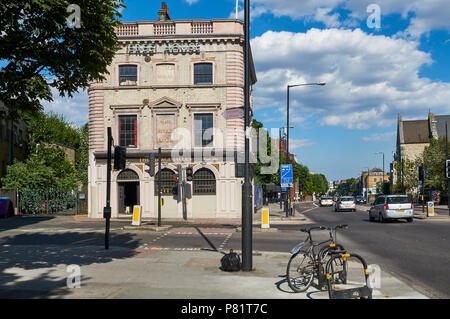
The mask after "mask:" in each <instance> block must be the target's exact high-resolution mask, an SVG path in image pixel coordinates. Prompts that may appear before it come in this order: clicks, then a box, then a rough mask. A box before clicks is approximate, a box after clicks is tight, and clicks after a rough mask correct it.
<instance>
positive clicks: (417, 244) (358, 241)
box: [305, 206, 450, 298]
mask: <svg viewBox="0 0 450 319" xmlns="http://www.w3.org/2000/svg"><path fill="white" fill-rule="evenodd" d="M367 208H368V207H366V206H358V210H357V211H356V212H334V209H333V208H331V207H319V208H316V209H314V210H311V211H309V212H306V213H305V216H306V217H308V218H310V219H311V220H313V221H314V222H315V223H317V224H320V225H329V226H333V225H336V224H340V223H342V224H348V225H349V228H348V229H346V230H343V231H341V232H340V233H338V241H340V242H341V243H342V244H343V245H344V247H346V248H347V249H348V250H349V251H353V252H355V253H359V254H360V255H362V256H363V257H364V258H365V259H366V261H367V262H368V263H369V264H378V265H380V266H381V267H382V269H383V270H386V271H388V272H391V273H393V274H394V275H396V276H397V277H400V278H402V279H404V280H405V281H407V282H410V283H412V284H413V285H415V286H416V287H418V288H420V289H421V290H424V291H426V292H428V293H431V295H432V296H434V297H437V298H450V276H448V271H449V265H450V250H449V240H450V220H421V219H414V221H413V223H407V222H406V221H404V220H398V221H390V222H387V223H380V222H370V221H369V218H368V212H367V211H366V209H367Z"/></svg>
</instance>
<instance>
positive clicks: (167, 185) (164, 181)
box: [155, 168, 177, 196]
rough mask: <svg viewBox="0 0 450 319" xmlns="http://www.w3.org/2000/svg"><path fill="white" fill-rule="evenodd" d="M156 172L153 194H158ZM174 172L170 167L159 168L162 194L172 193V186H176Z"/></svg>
mask: <svg viewBox="0 0 450 319" xmlns="http://www.w3.org/2000/svg"><path fill="white" fill-rule="evenodd" d="M158 174H159V172H158V173H157V174H156V175H155V196H158V178H159V177H158ZM174 176H175V173H174V172H173V171H171V170H170V169H166V168H165V169H162V170H161V193H162V195H164V196H168V195H172V191H173V188H174V187H176V186H177V181H176V180H175V178H174Z"/></svg>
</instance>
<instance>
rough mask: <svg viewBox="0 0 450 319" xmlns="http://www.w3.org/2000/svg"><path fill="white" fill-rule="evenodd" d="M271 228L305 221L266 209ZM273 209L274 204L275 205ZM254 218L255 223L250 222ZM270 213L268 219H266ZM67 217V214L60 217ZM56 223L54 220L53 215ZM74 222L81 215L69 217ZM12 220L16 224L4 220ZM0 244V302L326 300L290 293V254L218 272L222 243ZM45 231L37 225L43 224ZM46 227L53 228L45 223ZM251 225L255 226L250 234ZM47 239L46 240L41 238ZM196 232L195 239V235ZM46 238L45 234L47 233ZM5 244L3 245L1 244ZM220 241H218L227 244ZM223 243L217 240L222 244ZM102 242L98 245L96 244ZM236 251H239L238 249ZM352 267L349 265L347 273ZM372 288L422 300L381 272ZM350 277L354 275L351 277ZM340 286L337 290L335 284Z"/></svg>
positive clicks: (10, 231) (312, 292) (383, 294)
mask: <svg viewBox="0 0 450 319" xmlns="http://www.w3.org/2000/svg"><path fill="white" fill-rule="evenodd" d="M272 208H273V210H271V220H272V222H273V223H292V222H293V220H294V219H297V220H296V221H297V222H301V223H304V224H306V223H309V221H308V220H307V219H306V218H305V217H304V216H303V215H302V214H299V213H298V212H297V213H296V215H295V216H293V217H291V218H290V219H286V217H285V216H283V212H282V211H280V210H278V211H277V209H276V207H272ZM278 208H279V206H278ZM258 214H259V213H256V214H254V221H256V220H257V218H256V216H258ZM272 214H273V215H272ZM65 218H67V219H68V220H69V219H70V218H69V217H65ZM56 219H58V218H56ZM72 219H73V220H76V223H77V225H79V224H80V220H83V218H80V217H77V218H73V217H72ZM11 221H12V222H13V223H17V221H14V219H11ZM7 223H8V221H5V222H3V223H2V225H1V226H2V232H6V233H3V234H2V233H1V232H0V234H1V235H2V236H3V238H2V240H1V242H0V298H26V299H29V298H46V299H47V298H49V299H52V298H58V299H60V298H62V299H74V298H76V299H79V298H80V299H125V298H126V299H128V298H133V299H227V300H228V299H328V293H327V291H321V290H320V289H318V287H317V280H316V281H315V284H314V285H313V286H312V287H310V288H309V290H308V291H307V292H305V293H294V292H293V291H292V290H291V289H290V288H289V286H288V284H287V281H286V267H287V263H288V261H289V258H290V256H291V255H290V254H289V253H278V252H264V251H254V252H253V257H252V268H253V269H252V271H250V272H244V271H240V272H224V271H222V270H221V269H220V266H221V264H220V259H221V258H222V256H223V255H224V253H225V252H224V251H222V249H221V248H222V247H223V245H217V247H218V248H217V249H213V248H187V249H186V248H184V249H182V248H162V247H161V246H158V245H155V244H153V243H152V242H149V243H145V244H142V243H139V245H138V244H136V245H129V246H115V245H114V244H112V245H111V246H110V249H108V250H105V248H104V247H103V246H100V245H97V244H96V245H88V244H87V242H83V241H84V240H85V239H83V237H77V238H76V239H77V240H78V241H77V242H76V244H75V243H74V244H71V245H66V244H54V243H51V242H50V241H48V242H43V243H42V244H41V243H38V242H35V243H29V242H25V241H24V242H20V241H19V243H18V244H17V243H14V244H8V243H11V242H13V241H11V240H12V239H13V237H14V236H16V234H17V232H18V231H19V230H17V229H14V228H8V227H5V225H7ZM49 223H54V224H51V225H54V227H55V228H51V229H50V228H47V229H46V228H45V225H42V224H41V225H39V227H40V228H34V229H33V228H30V227H25V228H24V229H22V230H20V231H19V233H21V232H22V233H27V234H29V233H33V232H35V233H36V232H41V233H45V232H47V235H50V233H51V234H52V235H55V236H60V234H64V233H65V232H73V235H74V236H75V235H76V234H75V233H77V234H81V233H83V232H92V231H95V232H97V233H98V235H99V236H101V233H102V232H103V231H104V230H103V229H97V228H95V229H94V228H92V227H91V228H92V229H91V228H90V225H89V223H91V224H93V223H92V221H91V222H90V221H86V222H84V223H83V224H85V226H83V227H78V228H72V229H59V228H57V227H56V226H55V225H56V221H54V220H50V221H49ZM43 226H44V227H43ZM52 227H53V226H52ZM189 228H192V227H185V229H184V230H183V228H180V227H177V228H175V227H174V228H172V229H166V230H164V231H163V232H161V233H160V235H159V236H160V237H164V236H166V235H168V234H169V232H183V231H184V232H186V231H187V229H189ZM256 228H257V227H254V230H255V231H257V230H256ZM213 231H214V232H215V233H207V232H206V230H204V231H203V233H204V234H203V235H202V236H208V237H209V238H212V237H214V236H215V235H218V234H221V235H223V234H225V233H227V234H229V233H230V232H231V231H233V230H232V229H230V227H227V228H223V229H222V228H220V225H217V227H216V228H215V229H214V230H213ZM112 232H114V235H115V236H127V234H129V232H130V231H129V230H127V229H124V228H123V227H122V228H113V229H112ZM47 235H46V236H47ZM197 235H198V234H197ZM47 237H48V236H47ZM5 238H6V239H8V240H10V241H8V240H5ZM227 238H229V237H226V238H225V240H224V243H225V241H227ZM221 240H222V239H221ZM100 242H101V240H100ZM237 252H238V253H241V252H240V251H237ZM356 266H357V265H356V264H354V263H351V267H350V269H351V270H352V269H353V268H354V267H356ZM352 273H353V274H355V277H354V279H352V281H351V282H350V283H351V284H353V285H356V286H362V285H364V280H363V276H362V269H356V270H355V271H353V272H352ZM375 274H377V276H374V277H371V278H372V279H377V280H376V282H378V283H379V285H378V286H376V287H377V288H375V289H374V291H373V298H374V299H396V298H397V299H398V298H401V299H427V298H429V297H428V296H426V295H424V294H422V293H420V292H419V290H418V289H415V287H413V286H411V285H410V284H409V283H406V282H404V281H402V280H400V279H399V278H395V277H394V276H392V275H391V274H390V273H388V272H386V271H384V270H383V269H380V270H379V271H378V272H375ZM352 278H353V277H352ZM341 289H342V287H341Z"/></svg>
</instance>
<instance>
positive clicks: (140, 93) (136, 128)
mask: <svg viewBox="0 0 450 319" xmlns="http://www.w3.org/2000/svg"><path fill="white" fill-rule="evenodd" d="M158 17H159V19H158V20H157V21H138V22H130V23H124V24H123V25H121V26H120V27H119V28H118V29H117V31H116V32H117V36H118V41H119V45H120V50H119V51H118V52H117V54H116V56H115V58H114V61H113V63H112V64H111V65H110V66H109V74H108V75H106V80H105V81H103V82H101V83H92V84H91V86H90V89H89V129H90V130H89V143H90V161H89V163H90V165H89V209H88V210H89V216H90V217H93V218H98V217H102V216H103V207H104V206H105V201H106V163H107V162H106V158H107V152H106V151H107V150H106V148H107V128H108V127H111V130H112V135H113V139H114V145H120V146H124V147H126V148H127V164H126V169H124V170H122V171H113V172H112V175H111V176H112V184H111V185H112V186H111V208H112V217H117V216H121V215H122V214H126V213H127V212H128V211H129V209H130V207H132V206H133V205H136V204H138V205H141V206H142V210H143V217H144V218H145V217H148V218H156V217H157V214H158V208H157V207H158V201H157V198H158V197H157V178H158V174H161V180H162V193H163V199H164V206H163V207H162V213H161V214H162V218H176V219H177V218H191V219H192V218H194V219H198V218H239V217H240V216H241V205H242V204H241V196H242V195H241V194H242V185H241V184H242V182H243V178H242V177H239V176H241V175H240V174H239V170H237V169H236V168H237V165H236V157H237V156H238V154H240V151H243V148H244V62H243V61H244V58H243V50H244V30H243V27H244V26H243V22H241V21H239V20H229V19H226V20H171V19H170V17H169V12H168V9H167V7H166V6H165V5H164V4H163V8H162V9H161V10H160V11H159V12H158ZM251 74H252V81H251V82H252V84H254V83H255V82H256V76H255V72H254V68H253V65H252V66H251ZM158 148H161V150H162V154H163V156H162V157H163V160H162V165H161V167H160V168H159V167H157V166H156V168H155V172H156V175H155V176H150V175H149V173H148V172H147V171H146V170H147V169H148V167H147V165H146V164H145V163H146V162H147V161H148V157H149V156H150V154H155V153H157V150H158ZM174 154H175V155H176V156H174ZM156 163H157V161H156ZM178 165H181V167H182V168H183V169H185V168H186V167H191V168H192V169H193V180H192V181H189V182H187V187H186V190H187V198H188V201H187V204H186V206H187V207H186V210H185V213H184V214H183V212H184V210H183V202H182V201H181V198H180V196H178V195H177V194H174V192H173V189H174V187H176V185H177V181H176V180H175V178H174V176H175V174H176V172H177V167H178ZM180 177H181V176H180Z"/></svg>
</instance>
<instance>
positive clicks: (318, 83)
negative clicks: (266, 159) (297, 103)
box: [285, 82, 326, 216]
mask: <svg viewBox="0 0 450 319" xmlns="http://www.w3.org/2000/svg"><path fill="white" fill-rule="evenodd" d="M310 85H318V86H324V85H326V83H325V82H315V83H304V84H294V85H288V86H287V116H286V128H287V133H286V157H287V159H288V161H289V91H290V89H291V88H294V87H298V86H310ZM287 195H288V196H286V205H285V210H286V216H288V215H289V208H288V206H290V205H289V203H290V199H291V188H290V187H288V188H287Z"/></svg>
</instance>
